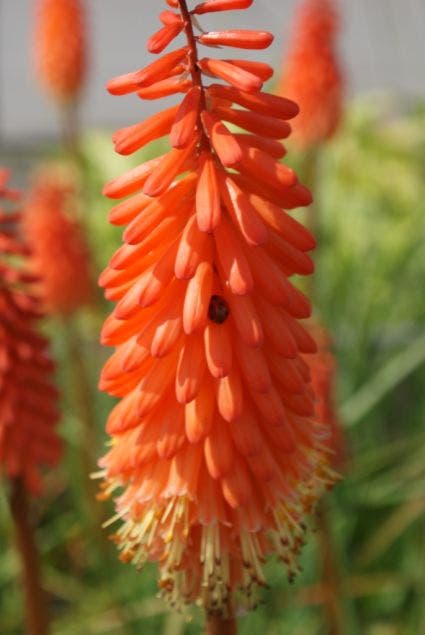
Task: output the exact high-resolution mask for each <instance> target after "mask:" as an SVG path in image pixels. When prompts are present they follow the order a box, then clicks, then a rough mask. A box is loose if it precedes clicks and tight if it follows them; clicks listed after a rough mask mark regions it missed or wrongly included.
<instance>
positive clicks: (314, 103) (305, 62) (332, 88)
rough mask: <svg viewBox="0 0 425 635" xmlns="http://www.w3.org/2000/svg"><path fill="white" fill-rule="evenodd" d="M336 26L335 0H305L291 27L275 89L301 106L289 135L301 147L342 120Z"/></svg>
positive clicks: (325, 136) (320, 138) (313, 143)
mask: <svg viewBox="0 0 425 635" xmlns="http://www.w3.org/2000/svg"><path fill="white" fill-rule="evenodd" d="M338 29H339V19H338V14H337V10H336V2H335V0H304V2H303V3H302V4H301V6H300V8H299V11H298V15H297V18H296V21H295V24H294V26H293V29H292V39H291V42H290V44H289V47H288V52H287V54H286V56H285V59H284V62H283V75H282V78H281V81H280V85H279V91H278V92H279V94H281V95H286V96H287V97H290V98H291V99H294V100H295V101H296V102H297V103H298V105H299V107H300V114H299V115H298V117H297V118H296V120H295V121H294V125H293V129H294V130H293V133H294V134H293V137H292V139H293V141H294V143H296V144H297V145H298V146H299V147H300V148H301V149H308V148H311V147H313V146H316V145H318V144H320V143H323V142H324V141H326V140H327V139H329V138H330V137H331V136H332V135H333V134H334V132H335V130H336V129H337V127H338V124H339V122H340V120H341V115H342V105H343V79H342V72H341V69H340V64H339V59H338V54H337V51H336V36H337V34H338Z"/></svg>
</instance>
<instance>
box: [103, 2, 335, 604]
mask: <svg viewBox="0 0 425 635" xmlns="http://www.w3.org/2000/svg"><path fill="white" fill-rule="evenodd" d="M167 4H168V5H169V7H170V9H169V10H165V11H163V12H162V13H161V14H160V20H161V22H162V24H163V26H162V27H161V29H160V30H159V31H158V32H157V33H155V34H154V35H153V36H152V37H151V38H150V39H149V41H148V48H149V50H150V51H152V52H155V53H160V52H162V51H163V50H164V49H165V47H166V46H167V45H169V44H170V43H171V42H172V41H173V40H174V38H176V37H178V36H179V34H183V35H184V37H185V43H184V45H183V46H181V47H180V48H177V49H176V50H173V51H171V52H168V53H166V54H165V55H163V56H162V57H160V58H159V59H158V60H156V61H154V62H153V63H151V64H149V65H148V66H146V67H145V68H142V69H140V70H137V71H135V72H132V73H129V74H126V75H123V76H120V77H117V78H115V79H113V80H112V81H110V82H109V84H108V89H109V91H110V92H111V93H112V94H114V95H123V94H126V93H136V95H138V96H139V97H141V98H144V99H153V98H157V97H163V96H166V95H172V94H175V93H183V94H184V98H183V100H182V102H181V103H180V104H179V105H176V106H172V107H170V108H167V109H166V110H163V111H162V112H160V113H158V114H156V115H153V116H151V117H149V118H148V119H146V120H145V121H143V122H142V123H137V124H135V125H132V126H129V127H127V128H123V129H121V130H119V131H118V132H116V133H115V135H114V137H113V140H114V143H115V149H116V151H117V152H118V153H120V154H130V153H133V152H135V151H137V150H140V149H141V148H143V147H144V146H145V145H146V144H148V143H149V142H151V141H154V140H155V139H159V138H160V137H164V136H166V135H167V136H168V139H169V142H170V145H171V148H170V150H169V151H168V152H167V153H165V154H163V155H162V156H159V157H158V158H154V159H152V160H150V161H147V162H145V163H143V164H142V165H140V166H138V167H136V168H134V169H132V170H130V171H129V172H127V173H126V174H124V175H123V176H120V177H118V178H115V179H114V180H112V181H111V182H109V183H108V184H107V185H106V187H105V190H104V191H105V194H106V195H107V196H108V197H110V198H113V199H119V198H122V197H127V198H126V200H125V201H123V202H121V203H118V204H117V205H116V206H115V207H114V208H113V209H112V210H111V212H110V216H109V218H110V221H111V223H113V224H116V225H127V227H126V229H125V232H124V244H123V246H122V247H120V248H119V249H118V251H117V252H116V253H115V254H114V256H113V257H112V259H111V260H110V262H109V265H108V267H107V268H106V270H105V271H104V272H103V274H102V275H101V278H100V283H101V285H102V286H103V287H104V288H105V289H106V297H107V298H108V299H110V300H113V301H115V302H116V307H115V309H114V311H113V313H112V315H111V316H109V318H108V319H107V320H106V323H105V325H104V328H103V333H102V342H103V344H105V345H110V346H115V347H116V351H115V353H114V354H113V355H112V356H111V358H110V359H109V361H108V362H107V363H106V365H105V367H104V369H103V373H102V377H101V382H100V386H101V388H102V389H103V390H105V391H107V392H108V393H110V394H111V395H114V396H115V397H118V398H119V399H120V401H119V403H118V404H117V405H116V406H115V407H114V409H113V410H112V412H111V414H110V416H109V419H108V423H107V431H108V432H109V434H110V435H111V436H112V442H111V448H110V450H109V452H108V453H107V454H106V456H105V457H104V458H103V459H102V460H101V462H100V466H101V468H102V472H101V474H102V476H103V478H104V480H103V483H102V493H101V494H100V497H101V498H103V497H107V496H109V495H110V494H111V493H112V492H114V491H115V490H116V489H117V488H118V489H120V490H123V491H121V494H120V495H119V496H118V497H117V500H116V505H117V516H116V517H115V519H116V520H118V519H122V521H123V524H122V525H121V527H120V528H119V529H118V530H117V532H116V533H115V534H114V539H115V540H116V542H117V544H118V546H119V548H120V550H121V553H122V556H121V557H122V559H123V560H124V561H132V562H133V563H134V564H135V565H136V566H137V567H140V566H142V565H143V563H144V562H145V561H146V560H147V559H150V560H154V561H157V562H158V563H159V568H160V588H161V589H162V590H163V592H164V595H165V596H166V597H167V598H168V600H169V601H170V603H171V604H172V605H178V604H181V603H182V602H184V603H188V602H192V601H197V602H199V603H200V604H202V605H203V606H204V607H205V608H206V610H207V611H211V612H216V611H218V612H223V613H225V612H226V611H227V609H228V605H229V602H230V603H231V602H232V601H235V593H237V592H238V593H239V597H240V598H241V600H242V599H244V602H245V604H246V605H248V606H253V605H255V602H256V599H255V598H256V588H258V586H262V585H264V584H265V576H264V572H263V562H264V560H265V558H266V556H267V555H268V554H270V553H275V554H277V556H278V557H279V558H280V559H281V560H282V561H283V562H284V563H285V564H286V566H287V570H288V575H289V578H291V579H292V577H293V576H294V575H295V574H296V572H297V569H298V564H297V555H298V552H299V550H300V547H301V545H302V544H303V540H304V538H303V534H304V530H305V525H304V520H303V519H304V515H305V514H306V512H308V511H310V510H311V507H312V506H313V504H314V503H315V501H316V500H317V499H318V497H319V496H320V494H321V492H322V491H323V488H324V487H327V486H330V485H331V483H332V482H333V474H332V471H331V469H330V468H329V464H328V452H327V448H326V446H325V444H324V439H325V437H326V434H327V426H326V425H324V424H322V423H320V422H318V421H317V420H316V419H315V417H314V402H315V396H314V392H313V390H312V388H311V383H310V372H309V369H308V367H307V364H306V362H305V360H304V359H303V354H307V353H314V352H315V350H316V345H315V342H314V341H313V339H312V338H311V337H310V335H309V334H308V332H307V331H306V329H305V328H304V326H303V325H302V324H301V323H300V322H299V320H300V319H302V318H307V317H308V316H309V315H310V310H311V308H310V303H309V301H308V299H307V298H306V297H305V296H304V295H303V294H302V293H301V292H300V291H299V290H298V289H297V288H295V286H294V285H293V284H292V283H291V281H290V277H291V276H292V275H293V274H299V275H307V274H311V273H312V271H313V262H312V260H311V258H310V256H309V255H308V252H309V251H310V250H311V249H313V248H314V245H315V241H314V239H313V237H312V236H311V234H310V233H309V232H308V231H307V230H306V229H305V228H304V227H303V226H302V225H301V224H300V223H299V222H298V221H297V220H296V219H295V218H293V216H292V215H291V214H290V213H288V211H285V210H288V209H293V208H296V207H299V206H302V205H307V204H309V203H310V202H311V195H310V193H309V191H308V190H307V189H306V188H305V187H304V186H303V185H301V184H300V183H299V182H298V180H297V176H296V174H295V173H294V171H293V170H292V169H290V168H289V167H287V166H286V165H284V164H282V163H281V162H280V159H281V158H282V157H283V156H284V155H285V148H284V146H283V145H282V143H281V139H282V138H285V137H287V136H288V135H289V134H290V131H291V128H290V125H289V124H288V120H289V119H291V118H292V117H294V116H295V115H296V114H297V113H298V107H297V105H296V104H295V103H293V102H292V101H290V100H288V99H285V98H283V97H277V96H273V95H270V94H267V93H265V92H262V86H263V82H264V81H265V80H267V79H268V78H270V77H271V75H272V73H273V71H272V69H271V67H270V66H268V65H267V64H265V63H260V62H255V61H249V60H245V59H233V58H232V59H227V58H226V59H216V58H212V57H208V56H207V57H202V58H201V57H200V56H199V54H198V51H199V48H200V47H203V46H206V47H214V50H217V49H216V47H218V46H220V47H221V46H226V47H237V48H242V49H260V48H265V47H267V46H268V45H269V44H270V43H271V41H272V39H273V38H272V35H271V34H270V33H267V32H263V31H247V30H240V29H238V30H228V31H218V32H217V31H212V32H204V31H202V30H199V34H196V29H197V28H198V17H199V16H200V15H204V14H205V15H207V14H208V13H213V12H216V11H225V10H234V9H246V8H248V7H249V6H250V5H251V4H252V0H206V1H205V2H202V3H201V4H198V5H196V6H195V7H194V8H193V9H192V10H189V8H188V6H187V2H186V0H167ZM208 77H212V78H213V80H214V82H213V83H211V84H210V85H206V83H205V81H206V79H207V78H208ZM217 80H223V82H224V83H220V82H218V81H217ZM225 122H226V123H225ZM227 124H232V128H229V127H228V125H227ZM233 126H236V127H237V129H238V130H239V131H238V132H237V131H235V129H234V128H233ZM242 131H244V132H242ZM283 208H285V210H284V209H283Z"/></svg>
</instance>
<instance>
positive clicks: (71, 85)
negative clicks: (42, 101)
mask: <svg viewBox="0 0 425 635" xmlns="http://www.w3.org/2000/svg"><path fill="white" fill-rule="evenodd" d="M35 4H36V22H35V37H34V63H35V70H36V73H37V77H38V79H39V81H40V83H41V84H42V85H43V87H44V88H45V89H46V91H47V92H48V93H50V94H51V95H52V96H53V97H54V98H55V99H57V100H58V101H59V102H62V103H63V102H68V101H72V100H75V99H76V98H77V97H78V94H79V92H80V90H81V88H82V84H83V81H84V74H85V69H86V37H85V15H84V8H83V3H82V2H81V0H37V1H36V3H35Z"/></svg>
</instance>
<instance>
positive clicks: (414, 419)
mask: <svg viewBox="0 0 425 635" xmlns="http://www.w3.org/2000/svg"><path fill="white" fill-rule="evenodd" d="M391 106H392V105H391V104H390V103H385V102H379V101H378V103H377V102H376V100H375V102H371V103H367V102H362V103H358V104H356V105H354V106H353V107H352V108H351V109H350V111H349V113H348V115H347V119H346V122H345V126H344V128H343V130H341V132H340V133H339V135H338V137H337V138H335V140H334V141H333V142H332V143H331V144H330V145H329V146H328V147H327V148H326V149H325V150H324V151H323V153H322V155H321V156H320V164H319V173H318V175H317V187H316V200H317V209H316V213H320V219H321V222H320V246H319V249H318V251H317V255H316V264H317V275H316V287H315V295H316V306H317V310H318V312H319V314H320V316H321V319H322V320H323V322H324V323H325V324H326V325H327V326H328V328H329V329H331V331H332V333H333V337H334V342H335V351H336V354H337V357H338V362H339V403H340V412H341V418H342V419H343V420H344V422H345V424H346V446H347V453H348V459H347V463H346V466H345V468H344V476H345V478H344V480H343V481H342V482H341V483H340V484H339V485H338V486H337V487H336V489H335V491H334V493H333V494H332V495H330V496H329V498H328V500H327V501H326V508H325V507H323V508H322V515H324V517H325V518H326V519H327V522H328V524H330V526H331V530H330V531H331V540H332V553H333V559H334V561H335V564H336V569H337V572H336V583H335V580H334V581H333V582H332V580H329V579H325V580H324V579H323V576H322V565H323V563H322V556H323V548H322V547H321V546H320V545H321V542H320V541H321V539H322V538H323V536H322V533H321V532H323V530H322V529H320V527H322V522H321V521H320V519H312V520H311V523H310V524H311V525H312V528H313V530H314V529H315V528H316V531H315V532H314V531H313V532H310V539H309V543H308V545H307V546H306V549H305V551H304V553H303V556H302V565H303V568H304V572H303V573H302V575H301V576H300V577H299V579H298V580H297V581H296V582H295V584H294V585H293V586H290V585H289V584H288V582H287V580H286V577H285V572H284V570H283V568H282V567H281V566H280V565H279V564H277V563H274V562H271V563H269V564H268V566H267V567H268V575H269V579H270V582H271V589H270V590H268V591H266V592H265V593H264V596H263V600H264V603H263V604H262V605H261V606H260V608H259V609H258V610H257V611H256V612H255V613H253V614H251V615H249V616H246V617H241V620H240V632H241V634H242V635H254V634H257V633H266V634H267V635H326V634H327V633H330V632H331V630H330V627H329V619H328V618H327V617H326V612H325V611H324V610H323V606H324V605H323V598H324V597H325V596H326V589H328V590H329V588H330V590H331V592H332V594H333V597H334V599H336V602H337V603H338V604H339V606H340V607H341V610H342V614H343V626H342V629H343V630H342V631H341V633H343V635H360V634H361V635H416V634H418V633H422V632H425V604H424V602H423V597H424V591H425V539H424V522H425V445H424V441H425V428H424V425H423V417H424V412H425V391H424V390H423V386H424V380H425V369H424V361H425V340H424V335H423V326H424V315H425V294H424V293H423V281H424V279H425V180H424V172H425V169H424V166H425V125H424V124H425V111H424V110H423V109H421V108H417V110H416V111H415V112H410V113H408V114H404V115H402V116H400V115H399V116H394V115H393V114H392V107H391ZM139 160H140V156H139V157H136V159H134V158H133V159H131V160H130V159H123V158H122V157H120V158H118V157H116V156H115V155H114V154H113V152H112V149H111V144H110V141H109V134H108V135H104V134H94V133H91V134H90V135H88V136H87V138H86V139H85V140H84V145H83V158H82V164H83V165H84V183H83V192H84V209H83V210H82V211H83V213H84V218H85V222H86V225H87V229H88V235H89V238H90V242H91V245H92V248H93V254H94V259H95V262H96V267H97V269H98V270H100V269H101V268H102V267H103V266H104V265H105V264H106V262H107V260H108V258H109V257H110V255H111V254H112V252H113V251H114V249H115V248H116V246H117V245H118V244H119V242H120V234H121V230H120V229H117V228H113V227H111V226H110V225H109V224H108V223H107V220H106V216H107V210H108V208H109V207H110V204H109V203H108V201H106V200H105V199H103V198H102V197H101V194H100V192H101V188H102V185H103V183H104V182H105V181H106V180H108V179H110V178H112V177H113V176H116V175H118V174H120V173H122V172H124V171H125V169H126V168H127V167H129V166H131V165H133V164H134V162H135V161H139ZM99 302H100V303H99V307H100V308H99V309H98V312H97V313H96V314H95V315H93V313H89V312H88V311H86V312H84V313H83V314H82V315H80V316H78V319H77V320H76V322H75V323H74V325H73V328H74V331H75V332H77V338H78V346H79V347H80V350H81V351H82V352H84V356H85V363H86V367H87V371H88V377H89V387H90V389H91V391H92V395H93V405H94V410H95V413H96V426H97V428H96V445H97V447H96V448H93V457H92V459H91V460H92V463H91V465H92V470H93V471H95V470H96V465H95V457H96V456H100V455H101V454H102V452H103V446H102V444H103V442H104V440H105V434H104V432H103V429H104V422H105V419H106V416H107V412H108V410H109V408H110V406H111V400H110V399H108V398H107V397H105V396H104V395H99V394H97V392H96V381H97V376H98V374H99V369H100V367H101V365H102V363H103V361H104V359H105V358H106V355H107V351H104V350H101V349H100V348H99V346H98V345H97V331H98V330H99V327H100V324H101V322H102V319H103V317H104V315H106V313H107V312H108V311H109V307H108V305H107V303H105V302H102V301H99ZM46 329H47V331H48V332H49V333H50V335H51V336H52V339H53V342H54V351H55V355H56V358H57V359H58V382H59V384H60V386H61V388H62V394H63V404H62V405H63V413H64V414H63V422H62V424H61V434H62V435H63V437H64V439H65V446H66V451H65V459H64V461H63V463H62V465H61V466H60V467H59V468H58V469H57V470H55V471H54V472H52V473H50V474H48V475H47V476H46V491H45V496H44V497H43V498H41V499H39V500H37V501H35V502H34V505H33V511H34V514H35V518H36V521H37V523H38V530H37V540H38V544H39V546H40V550H41V557H42V562H43V575H44V581H45V587H46V590H47V591H48V594H49V599H50V605H51V611H52V614H53V618H54V619H53V635H68V634H69V635H71V634H74V633H84V635H103V634H105V635H114V634H116V635H133V634H134V635H135V634H136V633H141V632H143V633H144V634H145V635H149V634H150V633H152V635H153V634H154V633H155V634H156V633H164V635H179V633H180V634H182V633H184V634H185V635H192V634H195V633H199V632H200V628H201V615H200V614H199V612H198V611H197V610H194V611H193V613H191V614H190V615H187V616H186V615H185V616H179V615H171V614H169V613H168V611H167V609H166V608H165V607H164V605H163V604H162V602H161V600H159V599H158V598H156V584H155V577H156V573H155V567H153V566H148V567H146V569H145V570H144V572H143V574H140V573H137V572H136V571H135V570H134V569H133V568H132V567H131V566H129V565H124V564H121V563H120V562H119V561H118V559H117V557H116V553H115V548H114V547H113V545H111V544H110V543H109V542H108V541H107V540H106V538H102V537H101V536H100V535H99V531H98V529H97V525H96V523H97V520H98V519H99V517H101V516H104V517H108V515H110V514H112V509H111V506H110V505H109V506H108V504H100V503H99V504H96V505H94V504H93V503H91V502H89V501H88V499H87V484H86V479H85V475H84V470H83V468H82V464H81V460H80V454H81V453H80V443H81V437H82V434H83V430H82V427H81V421H80V419H79V415H78V412H77V410H76V408H75V403H74V397H75V395H74V393H73V387H72V382H73V380H72V373H71V372H70V369H69V367H68V366H67V364H66V361H67V347H66V341H65V340H64V330H63V325H61V324H56V323H54V324H53V323H50V324H47V325H46ZM6 496H7V491H6V487H4V488H3V495H2V497H1V498H0V540H1V544H2V545H3V552H2V560H1V566H0V616H1V618H0V619H1V628H0V631H1V633H2V635H20V634H21V633H22V608H21V595H20V591H21V588H20V584H19V582H18V574H19V562H18V559H17V556H16V553H15V551H14V549H13V542H12V538H11V524H10V519H9V514H8V509H7V504H6ZM106 508H107V510H106ZM104 533H105V535H106V533H107V532H106V531H105V532H104ZM321 536H322V538H321Z"/></svg>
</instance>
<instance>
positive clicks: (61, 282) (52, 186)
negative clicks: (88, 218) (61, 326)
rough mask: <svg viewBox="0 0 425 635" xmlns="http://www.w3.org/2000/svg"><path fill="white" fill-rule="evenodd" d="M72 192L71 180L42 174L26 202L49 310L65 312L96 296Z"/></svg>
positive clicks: (28, 231)
mask: <svg viewBox="0 0 425 635" xmlns="http://www.w3.org/2000/svg"><path fill="white" fill-rule="evenodd" d="M73 195H74V192H73V186H72V185H71V184H70V183H69V182H65V181H64V180H61V179H60V178H59V177H58V175H57V174H56V175H54V174H51V175H49V173H48V172H46V173H45V174H44V173H43V174H41V175H39V177H38V179H37V181H36V182H35V184H34V186H33V188H32V190H31V192H30V194H29V196H28V199H27V201H26V202H25V210H24V211H25V213H24V216H23V229H24V233H25V236H26V240H27V242H28V245H29V246H30V248H31V256H32V257H31V266H32V270H33V271H34V272H35V273H36V275H37V276H38V277H39V291H40V295H41V296H42V298H43V299H44V301H45V305H46V310H47V311H48V312H49V313H57V314H62V315H66V314H69V313H72V312H73V311H76V310H77V309H78V308H80V307H81V306H82V305H84V304H87V303H89V302H90V301H91V300H92V298H93V285H92V280H91V275H90V259H89V251H88V247H87V245H86V241H85V237H84V234H83V231H82V228H81V227H80V225H79V223H78V221H77V220H76V219H75V218H72V217H71V215H70V214H69V213H68V211H69V209H68V208H69V206H70V205H71V206H72V205H73V198H74V196H73Z"/></svg>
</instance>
